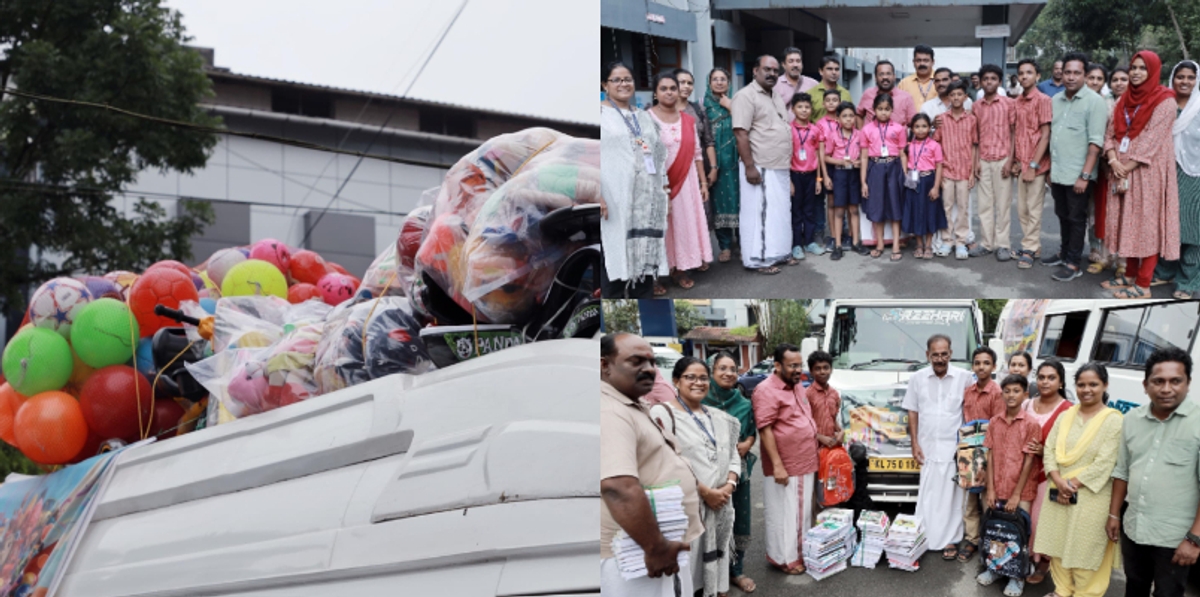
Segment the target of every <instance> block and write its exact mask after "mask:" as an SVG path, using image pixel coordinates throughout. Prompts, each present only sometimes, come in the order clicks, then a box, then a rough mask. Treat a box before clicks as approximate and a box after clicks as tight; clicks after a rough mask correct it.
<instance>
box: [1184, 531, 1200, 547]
mask: <svg viewBox="0 0 1200 597" xmlns="http://www.w3.org/2000/svg"><path fill="white" fill-rule="evenodd" d="M1184 537H1185V538H1186V539H1187V540H1188V543H1191V544H1192V545H1195V546H1196V547H1200V537H1197V536H1196V534H1195V533H1190V532H1189V533H1188V534H1187V535H1184Z"/></svg>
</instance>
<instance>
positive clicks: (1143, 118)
mask: <svg viewBox="0 0 1200 597" xmlns="http://www.w3.org/2000/svg"><path fill="white" fill-rule="evenodd" d="M1138 58H1141V59H1142V61H1143V62H1145V63H1146V72H1147V73H1148V75H1147V77H1146V80H1145V81H1142V84H1141V85H1134V84H1133V82H1132V81H1130V83H1129V89H1127V90H1126V91H1125V93H1123V94H1121V99H1119V100H1117V105H1116V107H1115V108H1114V109H1113V133H1114V136H1115V137H1116V138H1117V139H1123V138H1125V137H1129V138H1130V139H1134V138H1136V137H1137V136H1138V135H1140V134H1141V133H1142V129H1144V128H1146V124H1147V123H1149V122H1150V116H1151V115H1152V114H1153V113H1154V109H1155V108H1157V107H1158V105H1159V104H1161V103H1163V102H1164V101H1166V100H1168V99H1175V92H1174V91H1171V90H1170V89H1169V88H1166V87H1163V86H1162V84H1160V83H1159V81H1160V80H1162V59H1160V58H1159V57H1158V54H1155V53H1154V52H1151V51H1150V50H1142V51H1140V52H1138V53H1137V54H1134V55H1133V58H1131V59H1130V60H1129V63H1130V64H1133V61H1134V60H1137V59H1138ZM1126 117H1128V118H1130V122H1129V124H1128V125H1126V122H1125V118H1126ZM1126 129H1128V130H1126Z"/></svg>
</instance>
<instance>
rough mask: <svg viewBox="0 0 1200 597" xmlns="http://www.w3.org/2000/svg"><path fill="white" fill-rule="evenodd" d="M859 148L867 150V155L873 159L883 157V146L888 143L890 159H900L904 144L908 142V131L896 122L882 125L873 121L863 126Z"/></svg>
mask: <svg viewBox="0 0 1200 597" xmlns="http://www.w3.org/2000/svg"><path fill="white" fill-rule="evenodd" d="M859 139H861V140H860V141H859V142H858V146H859V147H861V148H863V149H865V150H867V155H868V156H870V157H873V158H880V157H883V144H884V143H885V142H886V143H887V148H888V150H887V154H888V157H890V158H898V157H900V151H901V150H902V149H904V143H905V141H907V140H908V129H906V128H904V127H903V126H901V125H899V124H896V123H894V122H891V121H888V122H886V123H880V122H875V121H871V122H869V123H867V124H864V125H863V128H862V132H861V133H859Z"/></svg>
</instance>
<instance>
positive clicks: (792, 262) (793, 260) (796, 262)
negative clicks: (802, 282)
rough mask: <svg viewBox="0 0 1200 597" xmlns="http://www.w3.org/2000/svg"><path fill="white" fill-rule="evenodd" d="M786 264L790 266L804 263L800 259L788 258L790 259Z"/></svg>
mask: <svg viewBox="0 0 1200 597" xmlns="http://www.w3.org/2000/svg"><path fill="white" fill-rule="evenodd" d="M785 263H787V264H788V265H800V264H801V263H803V262H802V261H800V260H799V259H796V258H795V257H788V259H787V261H786V262H785Z"/></svg>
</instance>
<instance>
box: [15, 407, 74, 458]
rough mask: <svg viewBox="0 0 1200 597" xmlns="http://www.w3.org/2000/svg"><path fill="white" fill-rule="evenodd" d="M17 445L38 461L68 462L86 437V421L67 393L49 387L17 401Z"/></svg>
mask: <svg viewBox="0 0 1200 597" xmlns="http://www.w3.org/2000/svg"><path fill="white" fill-rule="evenodd" d="M15 427H16V434H15V435H16V439H17V447H18V448H19V449H20V450H21V452H22V453H24V454H25V456H26V457H27V458H29V459H30V460H32V461H34V462H36V463H38V464H63V463H66V462H69V461H70V460H71V459H72V458H74V457H75V455H76V454H78V453H79V451H80V450H82V449H83V444H84V442H86V441H87V436H88V428H87V422H86V421H85V420H84V418H83V411H82V410H80V408H79V402H77V401H76V400H75V398H74V397H72V396H71V395H70V394H68V393H66V392H59V391H49V392H42V393H41V394H37V395H35V396H33V397H31V398H29V399H28V400H26V401H25V403H24V404H22V405H21V408H20V409H19V410H17V418H16V425H15Z"/></svg>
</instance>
